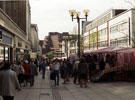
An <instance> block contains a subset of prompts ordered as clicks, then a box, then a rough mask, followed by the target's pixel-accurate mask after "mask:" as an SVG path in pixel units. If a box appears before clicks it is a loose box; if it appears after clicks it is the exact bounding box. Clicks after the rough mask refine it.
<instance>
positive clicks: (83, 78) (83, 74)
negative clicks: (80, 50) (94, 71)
mask: <svg viewBox="0 0 135 100" xmlns="http://www.w3.org/2000/svg"><path fill="white" fill-rule="evenodd" d="M78 72H79V78H80V87H83V85H85V87H87V78H88V73H89V71H88V66H87V63H86V62H85V59H84V58H81V61H80V63H79V65H78Z"/></svg>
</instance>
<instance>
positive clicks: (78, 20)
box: [77, 17, 80, 58]
mask: <svg viewBox="0 0 135 100" xmlns="http://www.w3.org/2000/svg"><path fill="white" fill-rule="evenodd" d="M77 22H78V57H79V58H80V18H79V17H78V18H77Z"/></svg>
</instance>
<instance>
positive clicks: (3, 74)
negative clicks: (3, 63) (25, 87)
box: [0, 69, 20, 96]
mask: <svg viewBox="0 0 135 100" xmlns="http://www.w3.org/2000/svg"><path fill="white" fill-rule="evenodd" d="M16 89H18V90H20V85H19V82H18V79H17V75H16V72H14V71H12V70H11V69H7V70H2V71H0V95H1V96H15V91H16Z"/></svg>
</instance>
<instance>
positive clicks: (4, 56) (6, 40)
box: [0, 29, 13, 62]
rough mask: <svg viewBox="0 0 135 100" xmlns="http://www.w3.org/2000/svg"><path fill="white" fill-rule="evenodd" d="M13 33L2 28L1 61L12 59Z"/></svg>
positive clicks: (0, 40)
mask: <svg viewBox="0 0 135 100" xmlns="http://www.w3.org/2000/svg"><path fill="white" fill-rule="evenodd" d="M12 51H13V35H12V34H11V33H10V32H7V31H6V30H3V29H0V62H5V61H9V62H11V61H12V54H13V53H12Z"/></svg>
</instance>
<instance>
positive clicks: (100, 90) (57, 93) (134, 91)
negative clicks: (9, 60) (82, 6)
mask: <svg viewBox="0 0 135 100" xmlns="http://www.w3.org/2000/svg"><path fill="white" fill-rule="evenodd" d="M49 76H50V75H49V71H47V73H46V78H45V79H42V76H41V74H39V75H38V76H36V77H35V84H34V86H33V87H30V86H26V87H22V90H21V91H19V92H17V93H16V96H15V100H135V99H134V98H135V83H130V82H110V83H109V82H104V83H88V88H80V86H79V85H75V84H73V82H72V80H73V79H72V78H71V79H70V83H69V84H62V83H63V80H62V79H60V85H59V86H57V87H56V86H54V81H51V80H49ZM0 100H2V98H1V97H0Z"/></svg>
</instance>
